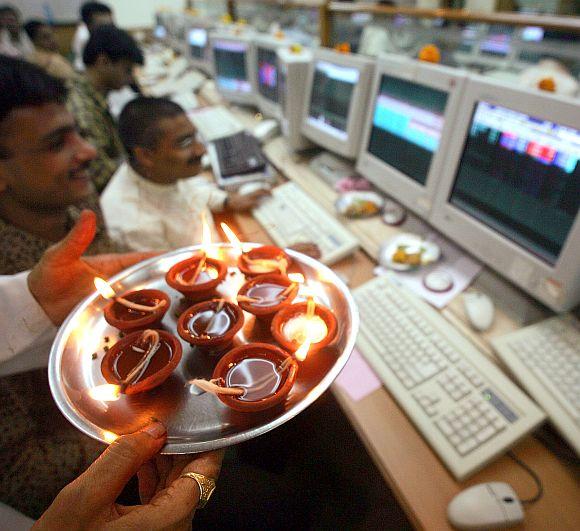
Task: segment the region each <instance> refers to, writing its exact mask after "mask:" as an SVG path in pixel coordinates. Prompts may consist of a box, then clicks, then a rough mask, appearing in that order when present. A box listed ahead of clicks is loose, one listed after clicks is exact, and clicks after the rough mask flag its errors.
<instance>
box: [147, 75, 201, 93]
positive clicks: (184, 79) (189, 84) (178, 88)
mask: <svg viewBox="0 0 580 531" xmlns="http://www.w3.org/2000/svg"><path fill="white" fill-rule="evenodd" d="M206 81H207V78H206V77H205V76H204V75H203V74H201V73H200V72H198V71H196V70H190V71H188V72H185V74H183V75H182V76H180V77H178V78H174V77H171V76H169V77H168V78H166V79H163V80H161V81H159V82H157V83H155V84H153V85H151V86H150V87H149V88H148V92H149V94H151V96H156V97H163V96H170V95H171V94H180V93H183V92H195V91H197V90H199V89H200V88H201V86H202V85H203V84H204V83H205V82H206Z"/></svg>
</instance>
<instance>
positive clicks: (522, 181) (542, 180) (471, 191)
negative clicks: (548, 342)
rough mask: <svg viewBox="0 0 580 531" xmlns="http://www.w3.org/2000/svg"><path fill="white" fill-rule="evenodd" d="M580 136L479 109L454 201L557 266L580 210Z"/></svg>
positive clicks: (506, 112)
mask: <svg viewBox="0 0 580 531" xmlns="http://www.w3.org/2000/svg"><path fill="white" fill-rule="evenodd" d="M579 160H580V131H578V130H577V129H573V128H571V127H567V126H561V125H558V124H556V123H553V122H550V121H547V120H543V119H539V118H535V117H533V116H528V115H526V114H523V113H521V112H516V111H513V110H510V109H507V108H505V107H500V106H498V105H491V104H489V103H487V102H485V101H479V102H477V104H476V106H475V110H474V113H473V117H472V119H471V124H470V129H469V135H468V137H467V139H466V143H465V146H464V148H463V153H462V156H461V160H460V163H459V166H458V170H457V175H456V177H455V182H454V185H453V188H452V191H451V194H450V197H449V202H450V203H451V204H453V205H454V206H456V207H457V208H459V209H460V210H462V211H463V212H465V213H467V214H468V215H470V216H472V217H474V218H475V219H477V220H478V221H480V222H481V223H484V224H485V225H487V226H488V227H490V228H492V229H493V230H495V231H497V232H498V233H500V234H502V235H503V236H505V237H506V238H508V239H509V240H511V241H513V242H515V243H516V244H518V245H519V246H521V247H523V248H524V249H526V250H527V251H528V252H530V253H532V254H533V255H535V256H537V257H539V258H541V259H542V260H544V261H545V262H547V263H548V264H552V265H553V264H555V263H556V261H557V259H558V256H559V255H560V252H561V251H562V247H563V246H564V243H565V241H566V239H567V237H568V234H569V232H570V230H571V227H572V224H573V223H574V220H575V218H576V216H577V214H578V208H579V204H580V165H579Z"/></svg>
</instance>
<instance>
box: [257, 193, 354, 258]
mask: <svg viewBox="0 0 580 531" xmlns="http://www.w3.org/2000/svg"><path fill="white" fill-rule="evenodd" d="M253 214H254V217H255V218H256V219H257V220H258V221H259V223H260V224H261V225H262V226H263V227H264V229H265V230H266V231H267V232H268V234H269V235H270V237H271V238H272V239H273V240H274V241H275V242H276V244H277V245H279V246H281V247H289V246H291V245H293V244H295V243H303V242H313V243H316V245H318V247H319V249H320V252H321V254H322V257H321V262H323V263H325V264H333V263H335V262H337V261H338V260H340V259H342V258H344V257H345V256H348V255H349V254H352V253H353V252H354V251H355V250H356V249H357V247H358V241H357V239H356V238H355V237H354V236H353V235H352V234H351V233H350V232H349V231H348V230H347V229H345V228H344V227H343V226H342V224H341V223H340V222H339V221H338V220H336V219H335V218H334V217H333V216H332V215H331V214H329V213H327V212H326V211H325V210H324V209H323V208H322V207H321V206H320V205H318V204H317V203H316V202H315V201H314V200H313V199H312V198H311V197H310V196H309V195H308V194H306V192H304V191H303V190H302V189H301V188H300V187H299V186H298V185H296V184H294V183H285V184H283V185H282V186H278V187H277V188H275V189H274V190H273V191H272V196H271V197H269V198H268V199H266V200H264V201H263V202H262V203H261V204H260V206H258V207H257V208H255V209H254V211H253Z"/></svg>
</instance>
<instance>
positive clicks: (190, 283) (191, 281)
mask: <svg viewBox="0 0 580 531" xmlns="http://www.w3.org/2000/svg"><path fill="white" fill-rule="evenodd" d="M204 267H205V253H202V254H201V258H200V259H199V262H198V263H197V267H196V268H195V271H194V272H193V276H192V277H191V278H190V279H189V280H185V279H184V278H183V274H184V272H182V273H181V274H179V275H178V276H177V277H176V279H177V281H178V282H179V283H180V284H183V285H184V286H193V285H194V284H195V282H196V281H197V277H199V274H200V273H201V272H202V271H203V268H204Z"/></svg>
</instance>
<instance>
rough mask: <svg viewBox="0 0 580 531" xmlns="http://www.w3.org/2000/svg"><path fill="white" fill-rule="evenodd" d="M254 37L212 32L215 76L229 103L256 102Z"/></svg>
mask: <svg viewBox="0 0 580 531" xmlns="http://www.w3.org/2000/svg"><path fill="white" fill-rule="evenodd" d="M252 40H253V39H252V35H251V34H242V35H233V34H231V33H229V32H212V33H210V47H211V57H212V66H213V73H214V78H215V83H216V87H217V89H218V91H219V92H220V93H221V94H222V95H223V97H224V98H225V99H227V100H229V101H233V102H236V103H242V104H254V103H255V91H254V85H253V83H252V80H253V79H254V77H255V74H254V66H255V64H256V62H255V47H254V44H253V42H252Z"/></svg>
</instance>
